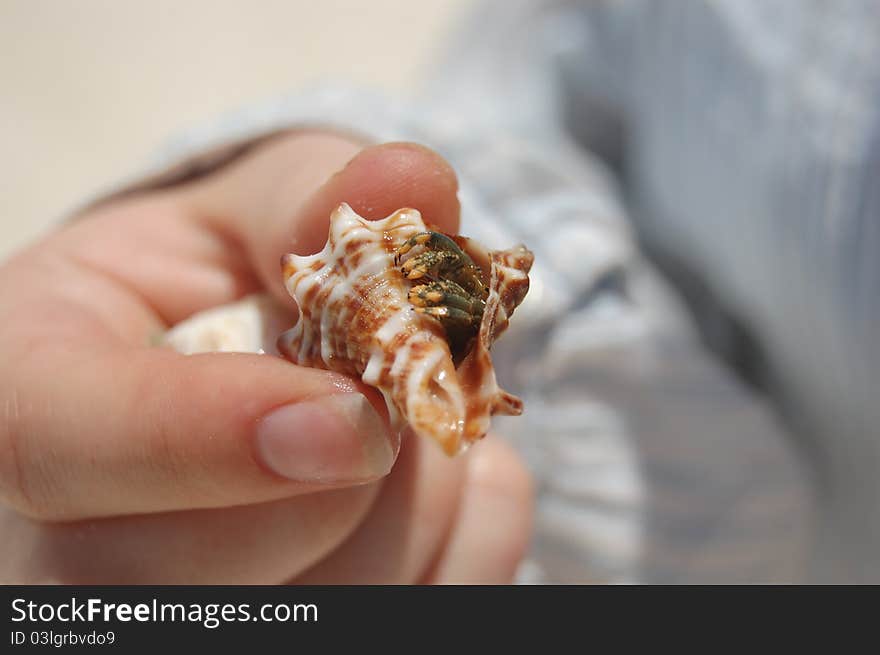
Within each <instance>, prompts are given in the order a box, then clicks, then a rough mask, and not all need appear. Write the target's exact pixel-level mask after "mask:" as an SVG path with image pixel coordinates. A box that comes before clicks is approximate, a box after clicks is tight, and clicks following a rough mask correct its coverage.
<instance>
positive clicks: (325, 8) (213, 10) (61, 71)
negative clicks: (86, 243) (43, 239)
mask: <svg viewBox="0 0 880 655" xmlns="http://www.w3.org/2000/svg"><path fill="white" fill-rule="evenodd" d="M471 1H472V0H417V1H416V0H410V1H407V0H363V1H357V0H347V1H343V0H320V1H319V0H312V1H302V0H288V1H287V2H282V1H280V0H251V1H250V2H245V1H241V0H237V1H207V0H178V1H173V0H150V1H148V0H140V1H135V0H78V1H76V2H74V1H73V0H54V1H53V0H0V80H2V84H3V88H2V92H0V93H2V95H0V97H2V102H0V148H2V155H3V156H2V157H0V189H2V194H0V198H2V205H0V207H2V213H0V259H2V258H3V257H5V256H6V255H7V254H9V253H10V252H12V251H13V250H14V249H16V248H18V247H20V246H21V245H23V244H24V243H26V242H27V241H30V240H32V239H33V238H35V237H36V236H37V235H38V234H40V233H41V232H42V231H44V230H45V229H46V228H47V226H48V225H50V224H51V223H52V222H53V221H57V220H58V219H59V218H60V217H61V216H62V215H63V214H64V212H65V211H66V210H68V209H69V208H71V207H72V206H75V205H76V204H77V203H78V202H79V201H81V200H82V199H83V198H85V197H87V196H88V195H90V194H92V193H95V192H96V191H97V190H98V189H101V188H103V187H104V186H105V185H106V184H108V183H109V182H112V181H113V180H115V179H117V178H118V177H120V176H121V175H123V174H125V173H126V172H128V171H131V170H133V169H134V168H136V167H137V166H138V165H139V164H140V163H142V162H144V161H145V160H146V159H147V158H148V157H149V156H150V154H151V152H152V150H153V149H154V148H156V147H157V146H158V145H160V144H161V143H162V141H163V140H164V139H168V138H169V137H171V136H172V135H174V134H175V133H177V132H179V131H180V130H182V129H185V128H186V126H188V125H194V124H198V123H199V122H200V121H203V120H207V119H210V118H212V117H215V116H217V115H218V114H220V113H222V112H224V111H228V110H232V109H236V108H239V107H242V106H245V105H247V104H248V103H251V102H255V101H258V100H260V99H261V98H270V97H272V96H273V95H274V94H277V93H279V92H283V91H288V90H291V89H295V88H296V87H298V86H300V85H303V84H306V83H309V82H310V81H314V80H316V79H320V78H322V77H326V76H328V75H332V76H334V77H335V78H339V77H343V78H346V79H351V80H354V81H356V82H359V83H362V84H368V85H373V86H376V87H379V88H381V89H385V90H389V91H391V92H394V93H406V92H407V91H408V90H409V89H411V88H412V87H413V86H414V84H415V83H417V82H418V80H419V76H420V71H422V70H424V69H425V67H426V66H427V65H428V63H429V62H430V60H431V58H432V57H434V56H436V51H437V49H438V48H439V47H440V46H441V44H442V42H443V38H444V36H445V35H446V33H447V32H448V30H450V29H452V28H453V26H454V24H455V21H456V20H457V19H458V18H459V17H460V16H461V15H462V14H463V13H464V11H465V10H466V9H467V6H468V5H469V4H470V2H471Z"/></svg>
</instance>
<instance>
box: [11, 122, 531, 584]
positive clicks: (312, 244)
mask: <svg viewBox="0 0 880 655" xmlns="http://www.w3.org/2000/svg"><path fill="white" fill-rule="evenodd" d="M456 190H457V183H456V179H455V175H454V173H453V172H452V170H451V168H450V167H449V165H448V164H447V163H446V162H445V161H443V159H442V158H440V157H439V156H438V155H437V154H435V153H433V152H432V151H430V150H428V149H426V148H423V147H420V146H417V145H414V144H386V145H382V146H373V147H367V148H364V147H363V146H362V145H360V144H358V143H356V142H354V141H353V140H351V139H349V138H347V137H343V136H339V135H334V134H329V133H319V132H308V133H291V134H288V135H285V136H281V137H278V138H275V139H274V140H271V141H269V142H267V143H265V144H263V145H261V146H259V147H257V148H256V149H255V150H254V151H252V152H250V153H248V154H247V155H245V156H244V157H242V158H240V159H238V160H236V161H235V162H234V163H232V164H231V165H228V166H226V167H224V168H222V169H220V170H219V171H217V172H214V173H212V174H210V175H208V176H207V177H204V178H202V179H200V180H197V181H195V182H191V183H188V184H185V185H179V186H175V187H172V188H169V189H166V190H162V191H155V192H148V193H143V194H139V195H136V196H132V197H129V198H125V199H120V200H116V201H113V202H110V203H107V204H105V205H101V206H98V207H96V208H94V209H91V210H89V211H87V212H86V213H85V214H84V215H83V216H81V217H79V218H78V219H77V220H75V221H73V222H70V223H67V224H65V225H64V226H63V227H61V228H59V229H58V230H57V231H55V232H53V233H52V234H50V235H47V236H46V237H45V238H44V239H42V240H41V241H40V242H38V243H36V244H34V245H33V246H31V247H30V248H28V249H26V250H24V251H22V252H20V253H18V254H17V255H15V256H13V257H12V258H11V259H9V260H8V261H6V262H4V263H3V264H2V265H0V370H2V371H3V374H2V376H0V534H2V539H0V582H3V583H80V584H99V583H260V584H273V583H286V582H293V583H300V582H302V583H318V584H320V583H350V584H359V583H422V582H428V583H435V582H436V583H505V582H509V581H510V580H511V579H512V576H513V575H514V572H515V570H516V567H517V565H518V563H519V561H520V560H521V558H522V556H523V553H524V552H525V549H526V547H527V542H528V537H529V532H530V521H531V511H532V493H531V483H530V479H529V476H528V474H527V472H526V470H525V468H524V466H523V464H522V462H521V461H520V459H519V457H518V456H517V455H516V454H515V453H514V452H513V450H512V449H511V448H510V447H509V446H507V445H506V444H505V443H504V442H503V441H502V440H501V439H499V438H497V437H493V436H490V437H487V438H486V439H485V440H484V441H482V442H481V443H479V444H477V445H475V446H474V447H473V448H472V449H471V450H470V451H468V452H467V453H466V454H465V455H463V456H459V457H456V458H448V457H447V456H446V455H444V454H443V453H442V452H441V450H440V449H439V448H438V447H437V446H436V445H435V444H433V443H429V442H425V441H422V440H420V439H417V438H414V437H406V436H405V437H404V438H403V439H402V442H401V440H400V439H399V438H398V437H397V435H394V434H393V433H392V432H391V431H390V430H389V429H388V425H387V413H386V412H385V410H384V407H383V403H382V400H381V397H380V396H378V395H377V394H376V393H375V391H373V390H371V389H368V388H366V387H364V386H363V385H362V384H360V383H359V382H357V381H355V380H351V379H349V378H345V377H344V376H341V375H338V374H333V373H329V372H326V371H318V370H312V369H305V368H301V367H298V366H295V365H293V364H290V363H289V362H285V361H282V360H280V359H276V358H272V357H269V356H261V355H248V354H231V353H227V354H220V353H211V354H203V355H195V356H184V355H180V354H178V353H175V352H172V351H170V350H166V349H162V348H156V347H154V346H151V345H150V337H151V335H155V334H156V332H157V331H160V330H162V329H164V328H166V327H167V326H169V325H172V324H174V323H176V322H178V321H180V320H182V319H184V318H186V317H187V316H190V315H191V314H193V313H194V312H197V311H199V310H202V309H206V308H208V307H212V306H216V305H220V304H223V303H226V302H230V301H233V300H235V299H237V298H240V297H242V296H243V295H245V294H247V293H250V292H253V291H260V290H268V291H269V292H271V293H273V294H274V295H275V296H276V298H278V299H279V301H281V302H285V303H288V306H291V307H292V305H291V304H290V303H291V301H290V299H289V297H288V296H287V293H286V291H285V290H284V289H283V287H282V286H281V276H280V272H279V263H278V262H279V259H280V256H281V255H282V254H284V253H285V252H298V253H301V254H306V253H311V252H315V251H317V250H319V249H320V247H321V246H322V245H323V242H324V240H325V239H326V236H327V221H328V216H329V214H330V211H331V209H332V208H333V207H334V206H335V205H336V204H337V203H338V202H340V201H346V202H349V203H350V204H351V205H352V207H353V208H354V209H355V210H356V211H358V212H359V213H360V214H362V215H364V216H366V217H368V218H381V217H384V216H386V215H388V214H390V213H391V212H392V211H394V210H395V209H398V208H400V207H405V206H409V207H416V208H418V209H420V210H421V211H422V212H423V214H424V215H425V216H426V217H429V218H430V220H431V221H432V222H433V223H435V224H436V225H438V226H439V227H440V228H441V229H443V230H444V231H447V232H455V231H456V230H457V227H458V214H459V206H458V201H457V198H456ZM342 394H344V395H345V398H347V399H349V400H350V401H355V402H354V405H353V404H352V402H349V403H348V404H347V405H345V406H346V407H350V406H357V407H359V408H361V406H363V407H362V408H361V409H359V413H358V414H357V416H358V417H363V420H362V421H360V420H359V421H358V422H357V423H358V424H357V425H355V424H354V423H353V422H352V420H351V415H350V414H345V415H341V414H338V413H335V410H334V408H335V407H336V404H334V403H335V402H336V398H337V397H338V396H340V395H342ZM363 398H366V399H367V400H368V401H369V402H368V403H364V402H363ZM328 399H329V400H328ZM340 406H341V405H340ZM309 407H311V408H314V407H318V408H319V409H320V411H318V412H315V411H311V410H308V408H309ZM279 408H284V411H281V410H279ZM304 408H305V409H304ZM371 408H372V409H371ZM276 410H278V413H277V414H275V415H274V416H276V417H278V416H282V417H283V416H285V415H286V414H285V412H288V413H289V414H290V416H293V415H295V416H296V417H297V422H296V423H295V425H296V426H297V427H296V428H295V429H293V428H291V429H287V428H286V427H285V426H287V424H286V423H281V424H280V423H278V420H279V419H277V418H276V419H272V420H270V419H269V418H268V417H270V416H272V415H273V412H274V411H276ZM307 410H308V411H307ZM273 421H274V422H273ZM279 425H280V426H281V427H285V429H284V430H281V429H280V428H279ZM267 426H270V427H271V428H272V429H271V430H270V431H271V432H272V434H271V435H270V436H269V437H267V436H266V435H267V430H268V429H269V428H268V427H267ZM367 433H369V435H371V436H370V438H371V439H373V443H375V444H378V445H379V446H381V447H380V448H378V449H373V450H371V451H370V452H372V453H373V454H372V455H371V456H370V457H369V458H367V459H365V457H366V455H364V453H365V452H366V449H365V448H363V447H362V444H363V443H364V439H365V438H366V436H365V435H366V434H367ZM383 440H387V441H383ZM267 444H268V445H267ZM376 453H380V454H382V456H377V455H376Z"/></svg>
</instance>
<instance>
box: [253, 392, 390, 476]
mask: <svg viewBox="0 0 880 655" xmlns="http://www.w3.org/2000/svg"><path fill="white" fill-rule="evenodd" d="M257 450H258V452H259V454H260V457H261V458H262V460H263V463H264V464H265V465H266V466H267V467H269V468H270V469H271V470H273V471H274V472H275V473H277V474H279V475H281V476H283V477H285V478H290V479H291V480H300V481H303V482H323V483H328V482H353V481H366V480H370V479H373V478H377V477H380V476H383V475H385V474H387V473H388V471H390V470H391V466H392V464H393V463H394V452H393V450H392V447H391V441H390V438H389V435H388V430H387V428H386V427H385V423H384V422H383V421H382V419H381V418H380V417H379V415H378V414H377V413H376V411H375V410H374V409H373V406H372V405H370V403H369V401H368V400H367V399H366V398H365V397H364V396H363V395H361V394H359V393H341V394H334V395H332V396H324V397H321V398H315V399H312V400H308V401H304V402H300V403H295V404H291V405H285V406H283V407H280V408H278V409H276V410H274V411H272V412H271V413H270V414H268V415H266V416H265V417H264V418H263V419H262V420H261V421H260V424H259V427H258V428H257Z"/></svg>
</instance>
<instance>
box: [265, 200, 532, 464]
mask: <svg viewBox="0 0 880 655" xmlns="http://www.w3.org/2000/svg"><path fill="white" fill-rule="evenodd" d="M435 247H436V250H433V249H432V248H435ZM410 249H412V252H409V253H408V254H406V255H404V256H403V257H404V258H407V257H408V258H409V259H412V260H413V261H411V262H404V263H403V265H401V258H402V253H405V252H407V251H409V250H410ZM425 253H427V254H425ZM532 259H533V257H532V254H531V253H530V252H529V251H528V250H527V249H525V248H524V247H522V246H519V247H517V248H514V249H511V250H507V251H494V252H490V251H486V250H485V249H482V248H481V247H480V246H479V245H478V244H476V243H475V242H473V241H472V240H470V239H466V238H463V237H449V236H448V235H442V234H440V233H439V232H435V231H431V228H430V227H429V226H428V225H426V224H425V223H424V221H423V220H422V217H421V215H420V214H419V212H418V211H416V210H414V209H399V210H398V211H396V212H394V213H393V214H391V215H390V216H388V217H387V218H384V219H381V220H376V221H370V220H366V219H364V218H362V217H361V216H359V215H358V214H357V213H355V211H354V210H353V209H352V208H351V207H350V206H349V205H347V204H345V203H343V204H341V205H339V206H338V207H337V208H336V209H335V210H334V211H333V213H332V214H331V216H330V231H329V237H328V239H327V243H326V245H325V246H324V248H323V250H321V252H319V253H316V254H314V255H308V256H299V255H293V254H289V255H285V256H284V257H283V258H282V270H283V276H284V283H285V286H286V287H287V290H288V292H289V293H290V295H291V296H292V297H293V298H294V300H295V301H296V303H297V305H298V307H299V318H298V319H297V322H296V324H295V325H294V326H293V328H291V329H290V330H288V331H287V332H285V333H283V334H282V335H281V336H280V337H279V339H278V350H279V352H280V353H281V354H282V355H284V356H285V357H286V358H288V359H289V360H291V361H292V362H294V363H296V364H300V365H303V366H311V367H315V368H323V369H327V370H331V371H337V372H340V373H346V374H349V375H353V376H358V377H360V378H361V379H362V380H363V381H364V382H365V383H366V384H369V385H371V386H373V387H375V388H376V389H378V390H379V391H380V392H381V393H382V395H383V396H384V398H385V402H386V404H387V406H388V410H389V413H390V415H391V419H392V424H393V425H394V427H395V428H398V429H399V428H401V427H403V424H404V423H408V424H409V425H410V427H411V428H412V430H413V431H414V432H415V433H416V434H418V435H420V436H426V437H430V438H431V439H433V440H435V441H437V442H438V443H439V444H440V445H441V446H442V448H443V450H444V451H445V452H446V453H448V454H450V455H453V454H455V453H458V452H460V451H462V450H463V449H465V448H466V447H467V446H468V445H470V444H471V443H472V442H474V441H476V440H477V439H480V438H482V437H483V436H484V435H485V434H486V432H487V431H488V429H489V423H490V420H491V416H492V415H493V414H508V415H517V414H520V413H521V412H522V401H520V399H519V398H516V397H515V396H513V395H511V394H509V393H507V392H505V391H503V390H502V389H501V388H500V387H499V386H498V384H497V381H496V379H495V371H494V368H493V366H492V360H491V357H490V356H489V349H490V347H491V345H492V343H493V342H494V341H495V339H496V338H497V337H498V335H499V334H501V332H503V331H504V329H505V328H506V327H507V324H508V321H509V319H510V316H511V315H512V313H513V311H514V309H515V308H516V306H517V305H518V304H519V303H520V302H521V301H522V299H523V298H524V297H525V294H526V292H527V291H528V271H529V269H530V268H531V264H532ZM414 264H419V266H416V265H414ZM432 266H433V267H434V268H431V267H432ZM472 273H473V274H472ZM477 275H478V276H479V279H477V277H476V276H477ZM456 276H458V277H456ZM426 281H427V283H426ZM459 283H460V284H459ZM414 289H416V290H415V291H414ZM441 297H444V298H449V299H450V300H449V304H448V306H447V305H445V304H439V303H434V302H433V301H434V300H436V299H437V298H441ZM424 298H427V299H429V300H428V301H424V300H419V299H424ZM425 303H429V304H431V306H429V307H425V306H424V304H425Z"/></svg>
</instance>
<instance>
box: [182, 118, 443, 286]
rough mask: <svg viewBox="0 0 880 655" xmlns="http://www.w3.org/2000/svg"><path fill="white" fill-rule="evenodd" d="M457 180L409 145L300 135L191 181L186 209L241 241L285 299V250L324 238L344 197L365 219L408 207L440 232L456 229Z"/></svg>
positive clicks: (305, 250)
mask: <svg viewBox="0 0 880 655" xmlns="http://www.w3.org/2000/svg"><path fill="white" fill-rule="evenodd" d="M457 189H458V182H457V180H456V177H455V174H454V172H453V171H452V169H451V167H450V166H449V164H447V163H446V162H445V161H444V160H443V159H442V158H441V157H440V156H439V155H437V154H436V153H434V152H433V151H431V150H429V149H427V148H425V147H423V146H419V145H415V144H410V143H390V144H384V145H380V146H373V147H368V148H365V149H363V150H360V146H358V145H356V144H354V143H352V142H351V141H349V140H347V139H345V138H343V137H339V136H332V135H327V134H314V133H313V134H304V135H298V136H292V137H288V138H286V139H281V140H279V141H277V142H276V143H273V144H269V145H266V146H264V147H262V148H260V149H259V150H258V151H257V152H256V153H255V154H254V155H252V156H250V157H248V158H246V159H243V160H242V161H241V162H239V163H238V164H236V165H233V166H230V167H229V169H228V170H225V171H222V172H221V173H219V174H218V175H215V176H212V177H211V178H209V179H207V180H206V181H205V182H204V183H202V184H199V185H196V186H195V187H194V188H193V189H192V192H191V193H190V201H189V202H190V203H191V207H192V211H193V212H194V213H195V214H196V215H197V216H199V217H201V218H202V220H203V221H204V223H205V224H206V225H207V226H208V227H209V228H210V229H212V230H215V231H221V232H223V233H226V234H229V235H232V237H233V238H234V239H235V240H237V241H238V242H240V243H242V244H243V245H244V248H245V250H246V251H247V253H248V257H249V258H250V261H251V263H252V265H253V266H254V268H255V269H256V271H257V272H258V274H259V275H260V277H261V279H262V281H263V283H264V284H265V285H266V286H267V288H269V289H271V290H272V291H274V292H275V293H276V294H277V295H278V296H279V297H280V298H282V299H284V300H287V301H289V298H288V296H287V293H286V292H285V291H284V288H283V284H282V281H281V275H280V273H279V261H280V259H281V256H282V255H284V254H285V253H289V252H294V253H297V254H311V253H314V252H317V251H319V250H320V249H321V248H322V247H323V245H324V243H325V241H326V240H327V231H328V224H329V216H330V213H331V211H332V210H333V209H334V208H335V207H336V206H337V205H338V204H339V203H341V202H347V203H348V204H350V205H351V206H352V208H353V209H354V210H355V211H356V212H358V213H359V214H361V215H362V216H365V217H366V218H371V219H377V218H384V217H385V216H387V215H389V214H391V213H392V212H394V211H395V210H396V209H400V208H401V207H413V208H415V209H418V210H420V211H421V212H422V215H423V217H424V218H425V220H426V221H429V222H431V223H433V224H435V225H437V226H438V227H440V228H441V229H443V230H446V231H450V232H454V231H456V230H457V229H458V218H459V204H458V199H457V197H456V192H457Z"/></svg>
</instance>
